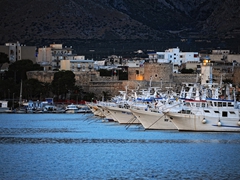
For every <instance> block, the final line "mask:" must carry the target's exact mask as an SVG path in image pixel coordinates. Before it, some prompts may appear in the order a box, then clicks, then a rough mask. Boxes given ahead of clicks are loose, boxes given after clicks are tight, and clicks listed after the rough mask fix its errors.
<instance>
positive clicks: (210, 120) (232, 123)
mask: <svg viewBox="0 0 240 180" xmlns="http://www.w3.org/2000/svg"><path fill="white" fill-rule="evenodd" d="M168 116H169V117H170V118H171V120H172V122H173V123H174V124H175V126H176V127H177V128H178V130H180V131H229V132H234V131H240V123H239V119H236V118H229V117H228V118H221V119H220V121H219V119H218V118H216V117H207V116H203V115H194V114H181V113H172V112H169V113H168Z"/></svg>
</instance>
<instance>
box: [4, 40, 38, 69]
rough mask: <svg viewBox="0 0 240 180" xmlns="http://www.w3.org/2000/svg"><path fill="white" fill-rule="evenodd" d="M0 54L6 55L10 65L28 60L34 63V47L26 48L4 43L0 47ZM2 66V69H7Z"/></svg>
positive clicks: (16, 44)
mask: <svg viewBox="0 0 240 180" xmlns="http://www.w3.org/2000/svg"><path fill="white" fill-rule="evenodd" d="M0 52H2V53H5V54H7V55H8V58H9V61H10V63H13V62H15V61H19V60H23V59H29V60H31V61H33V62H34V63H35V62H36V46H26V45H23V44H20V43H19V42H16V43H5V45H2V46H0ZM7 67H8V66H4V67H3V68H7Z"/></svg>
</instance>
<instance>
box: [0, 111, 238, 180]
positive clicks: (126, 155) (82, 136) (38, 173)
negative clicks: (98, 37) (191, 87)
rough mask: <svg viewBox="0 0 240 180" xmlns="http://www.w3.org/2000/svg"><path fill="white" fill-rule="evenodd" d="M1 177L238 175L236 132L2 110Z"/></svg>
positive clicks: (215, 176)
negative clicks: (146, 127) (156, 127)
mask: <svg viewBox="0 0 240 180" xmlns="http://www.w3.org/2000/svg"><path fill="white" fill-rule="evenodd" d="M0 149H1V151H0V166H1V167H0V179H3V180H14V179H17V180H19V179H24V180H25V179H34V180H36V179H44V180H46V179H91V180H92V179H109V180H112V179H139V180H142V179H143V180H145V179H146V180H147V179H218V180H219V179H228V180H229V179H239V178H240V133H226V132H220V133H217V132H205V133H202V132H201V133H200V132H178V131H177V130H171V131H169V130H168V131H164V130H155V131H152V130H146V131H145V130H144V129H143V128H142V127H141V126H139V125H131V126H126V125H119V124H117V123H115V122H107V121H104V119H101V118H99V117H95V116H93V115H92V114H0Z"/></svg>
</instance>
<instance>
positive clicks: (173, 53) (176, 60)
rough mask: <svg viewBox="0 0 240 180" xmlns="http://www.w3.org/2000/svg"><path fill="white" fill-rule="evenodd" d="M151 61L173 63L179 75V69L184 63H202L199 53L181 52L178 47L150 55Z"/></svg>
mask: <svg viewBox="0 0 240 180" xmlns="http://www.w3.org/2000/svg"><path fill="white" fill-rule="evenodd" d="M149 60H153V61H156V62H158V63H172V64H173V72H174V73H178V68H179V67H180V66H181V65H182V64H184V63H188V62H200V58H199V54H198V52H181V51H180V49H179V48H178V47H177V48H172V49H168V50H165V52H156V53H155V54H154V53H150V54H149Z"/></svg>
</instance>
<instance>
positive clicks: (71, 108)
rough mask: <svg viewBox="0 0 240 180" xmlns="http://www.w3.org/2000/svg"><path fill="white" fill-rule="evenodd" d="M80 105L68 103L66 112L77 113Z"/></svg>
mask: <svg viewBox="0 0 240 180" xmlns="http://www.w3.org/2000/svg"><path fill="white" fill-rule="evenodd" d="M78 110H79V109H78V106H77V105H74V104H70V105H67V107H66V109H65V113H77V112H78Z"/></svg>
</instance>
